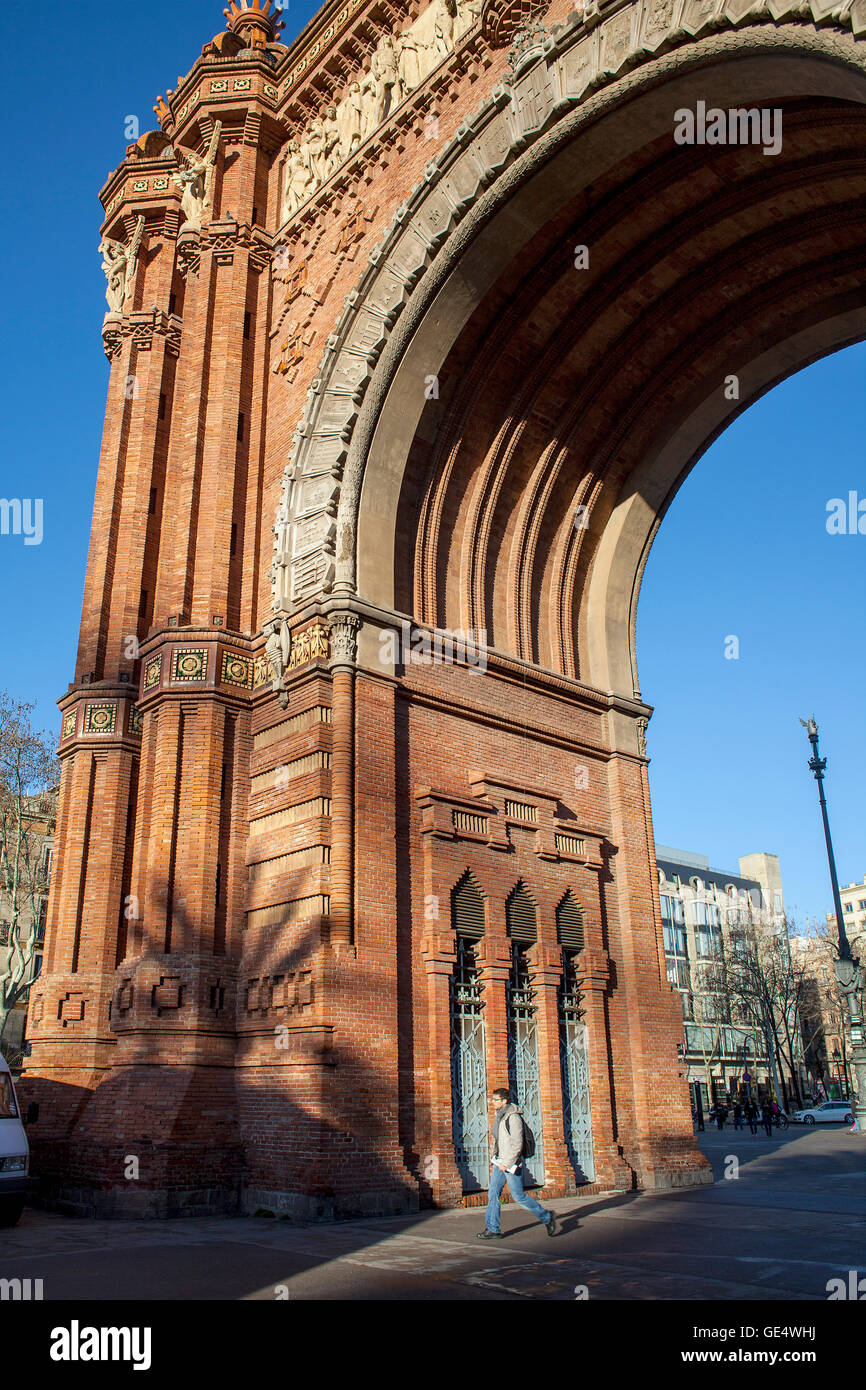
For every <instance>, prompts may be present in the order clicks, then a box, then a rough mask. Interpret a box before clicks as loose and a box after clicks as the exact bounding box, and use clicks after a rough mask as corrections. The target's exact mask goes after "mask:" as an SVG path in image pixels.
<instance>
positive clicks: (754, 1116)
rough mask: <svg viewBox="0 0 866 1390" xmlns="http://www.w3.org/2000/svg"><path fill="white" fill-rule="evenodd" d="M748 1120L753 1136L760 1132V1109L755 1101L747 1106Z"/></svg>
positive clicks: (751, 1101)
mask: <svg viewBox="0 0 866 1390" xmlns="http://www.w3.org/2000/svg"><path fill="white" fill-rule="evenodd" d="M746 1119H747V1120H748V1122H749V1129H750V1130H751V1131H752V1133H753V1134H757V1132H758V1107H757V1105H756V1104H755V1102H754V1101H753V1100H750V1101H748V1103H747V1104H746Z"/></svg>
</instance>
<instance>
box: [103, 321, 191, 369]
mask: <svg viewBox="0 0 866 1390" xmlns="http://www.w3.org/2000/svg"><path fill="white" fill-rule="evenodd" d="M182 332H183V319H182V318H181V317H180V315H179V314H166V313H165V312H164V310H162V309H146V310H143V311H137V312H135V313H131V314H108V315H107V316H106V318H105V322H104V323H103V325H102V344H103V347H104V348H105V355H106V357H107V358H108V360H109V362H111V361H113V359H114V358H115V357H117V355H118V354H119V353H120V352H121V351H122V349H123V344H124V342H125V340H126V339H131V346H132V347H134V348H138V350H139V352H150V350H151V348H152V347H153V340H154V338H164V339H165V350H166V352H168V353H170V354H171V356H172V357H177V356H179V354H180V341H181V334H182Z"/></svg>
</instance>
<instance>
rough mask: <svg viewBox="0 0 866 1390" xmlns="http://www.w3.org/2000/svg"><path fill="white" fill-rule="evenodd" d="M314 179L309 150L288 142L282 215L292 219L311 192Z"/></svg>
mask: <svg viewBox="0 0 866 1390" xmlns="http://www.w3.org/2000/svg"><path fill="white" fill-rule="evenodd" d="M314 187H315V178H314V176H313V170H312V167H311V164H310V156H309V149H308V147H307V145H306V143H305V144H304V145H303V147H302V146H301V145H300V144H299V143H298V141H297V140H290V141H289V157H288V159H287V160H286V186H285V192H284V194H283V215H284V217H292V216H293V214H294V213H296V212H297V210H298V208H299V207H300V206H301V204H302V203H305V202H306V201H307V199H308V198H309V196H310V194H311V193H312V192H313V189H314Z"/></svg>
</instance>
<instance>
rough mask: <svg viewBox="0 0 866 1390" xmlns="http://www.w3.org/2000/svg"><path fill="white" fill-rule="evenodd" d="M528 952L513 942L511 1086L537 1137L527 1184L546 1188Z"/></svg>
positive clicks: (527, 1169)
mask: <svg viewBox="0 0 866 1390" xmlns="http://www.w3.org/2000/svg"><path fill="white" fill-rule="evenodd" d="M526 951H527V948H526V946H525V945H523V943H521V942H518V941H514V940H512V944H511V978H510V980H509V982H508V986H507V999H508V1084H509V1086H510V1087H511V1091H512V1094H513V1095H514V1096H516V1098H517V1104H518V1105H519V1106H520V1107H521V1109H522V1110H523V1113H524V1116H525V1117H526V1120H527V1123H528V1124H529V1125H530V1127H531V1129H532V1132H533V1134H534V1135H535V1154H534V1155H533V1157H532V1158H529V1159H526V1160H525V1164H524V1173H523V1180H524V1183H526V1184H527V1185H530V1186H531V1185H536V1186H539V1187H543V1185H544V1148H543V1143H542V1123H541V1090H540V1087H539V1081H538V1034H537V1029H536V1022H535V1003H534V1000H535V991H534V990H533V988H532V980H531V977H530V973H529V961H528V959H527V955H526Z"/></svg>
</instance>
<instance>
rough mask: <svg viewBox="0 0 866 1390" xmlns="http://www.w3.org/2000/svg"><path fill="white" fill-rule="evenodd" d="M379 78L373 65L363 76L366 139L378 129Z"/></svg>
mask: <svg viewBox="0 0 866 1390" xmlns="http://www.w3.org/2000/svg"><path fill="white" fill-rule="evenodd" d="M378 87H379V79H378V77H377V75H376V73H375V72H374V70H373V67H372V65H371V66H370V67H369V68H367V71H366V72H365V73H364V76H363V77H362V78H361V86H360V89H359V90H360V93H361V139H362V140H366V138H367V136H368V135H370V134H371V133H372V131H374V130H375V129H376V109H377V106H378V98H377V90H378Z"/></svg>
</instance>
